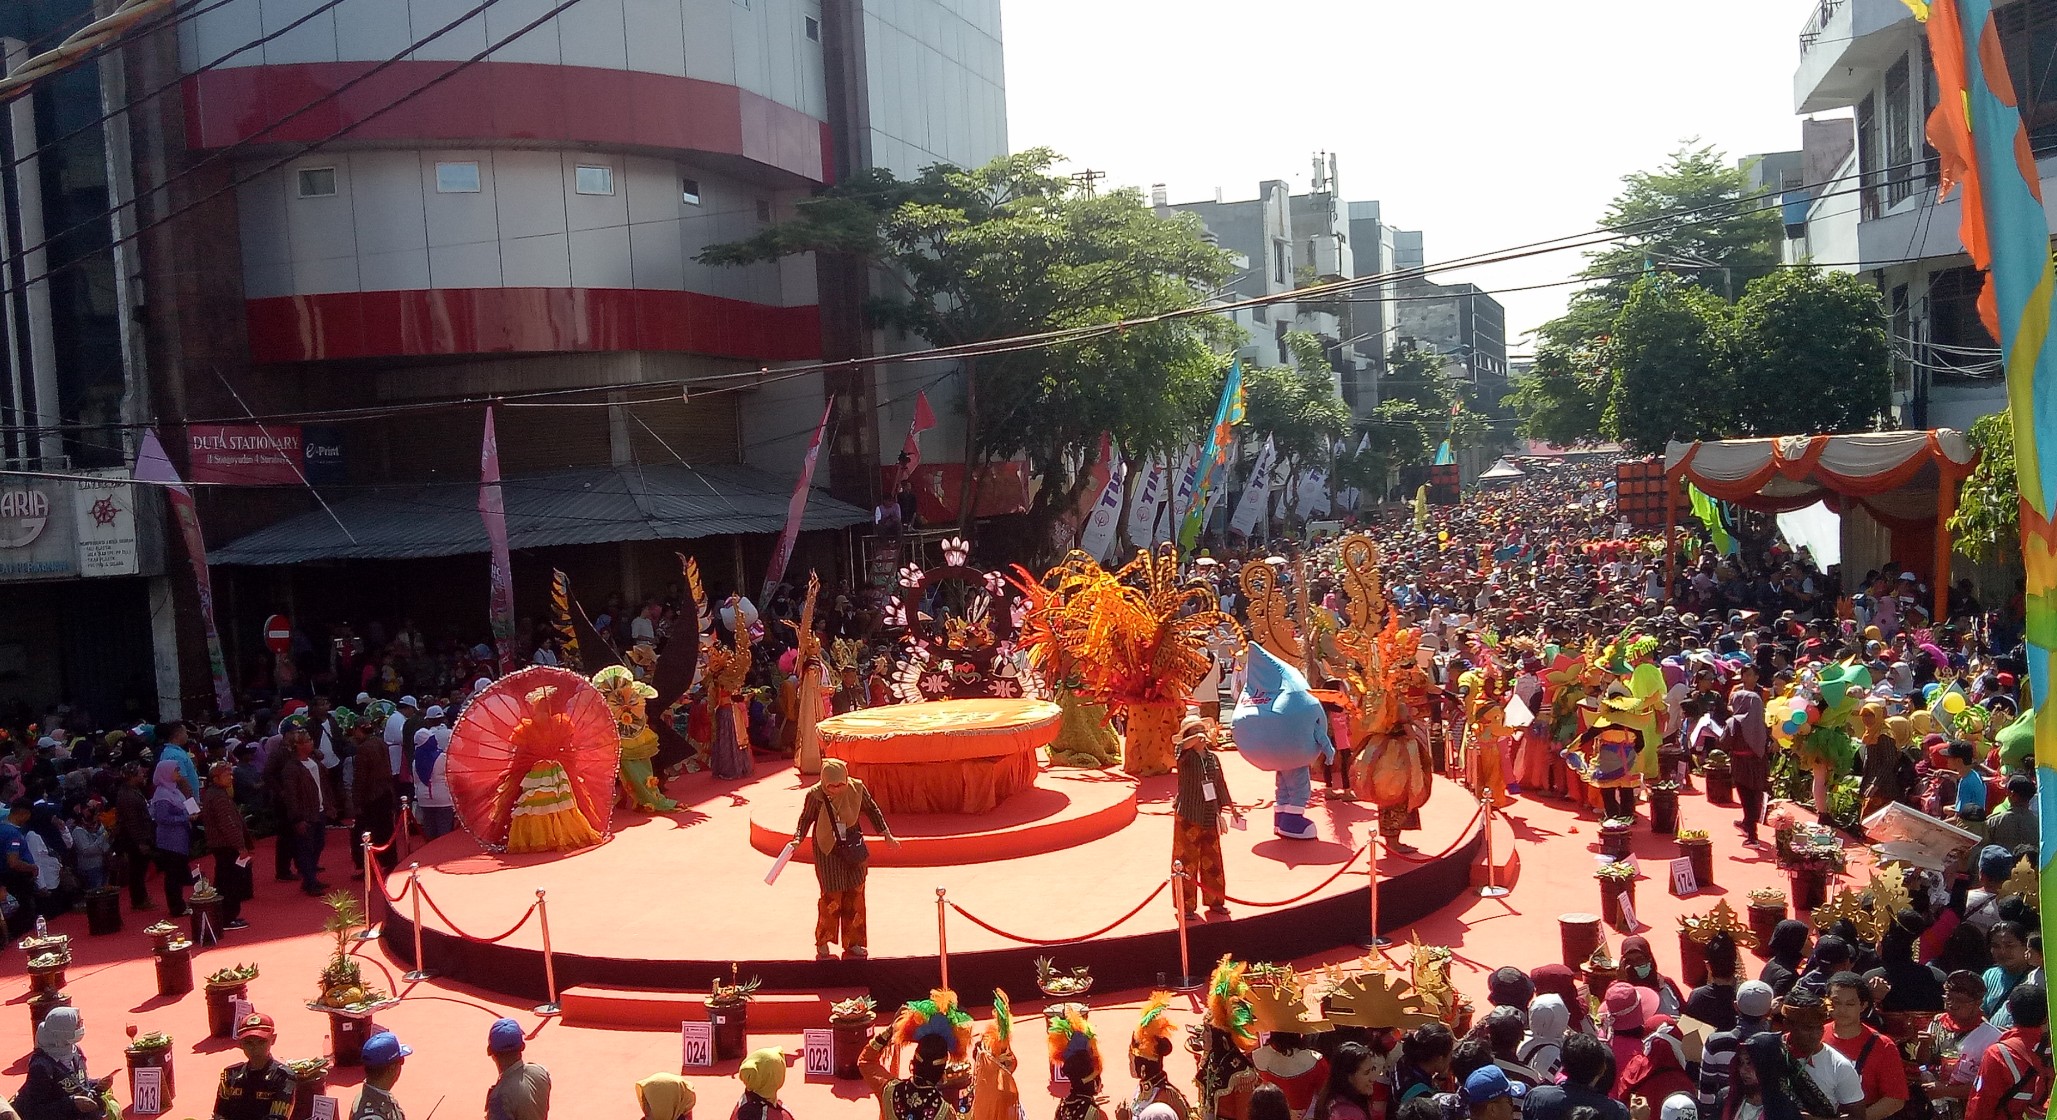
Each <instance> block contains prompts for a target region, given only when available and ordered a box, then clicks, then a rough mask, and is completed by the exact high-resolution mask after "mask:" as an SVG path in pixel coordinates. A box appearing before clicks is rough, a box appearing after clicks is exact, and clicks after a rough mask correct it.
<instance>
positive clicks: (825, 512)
mask: <svg viewBox="0 0 2057 1120" xmlns="http://www.w3.org/2000/svg"><path fill="white" fill-rule="evenodd" d="M500 487H501V493H502V498H503V500H504V501H505V503H506V506H507V544H508V547H509V548H516V549H520V548H543V547H547V546H550V545H566V544H611V543H613V542H616V541H663V540H682V539H686V538H690V537H707V536H716V535H719V534H724V533H776V532H778V531H779V530H780V529H783V528H784V527H785V524H786V505H787V503H788V502H789V501H790V500H791V499H792V496H793V484H792V483H791V482H781V481H779V480H778V479H777V478H774V477H772V476H771V475H768V474H766V473H764V472H763V471H760V470H756V469H754V468H751V467H743V466H733V465H728V466H709V467H687V466H682V465H680V464H676V463H667V464H664V465H661V466H640V467H639V466H624V467H587V468H581V469H578V470H569V471H559V472H556V473H553V474H547V475H536V476H531V477H528V478H510V479H507V480H505V481H503V482H502V483H501V484H500ZM478 493H479V488H478V484H477V483H475V482H465V483H456V482H451V483H431V484H424V485H415V486H392V487H380V488H377V489H374V490H366V491H359V492H357V493H353V494H350V495H349V496H348V497H343V498H340V499H337V498H336V497H335V493H334V492H333V491H332V492H330V494H329V495H327V496H329V497H330V499H331V500H330V502H329V506H330V508H331V509H333V510H334V511H335V516H334V517H331V516H329V514H328V513H326V512H324V511H322V510H318V509H316V510H310V511H308V512H306V513H303V514H300V515H298V516H296V517H289V518H287V519H286V520H284V521H281V522H279V523H278V524H276V525H270V526H267V527H265V528H263V529H259V530H258V531H257V532H255V533H252V534H250V535H249V536H246V537H243V538H242V539H240V540H237V541H234V542H232V543H230V544H228V545H226V546H224V547H221V548H215V549H209V550H208V559H209V561H210V562H212V563H214V564H244V565H270V564H299V563H304V562H306V561H309V560H406V559H418V558H421V557H428V556H463V555H468V554H472V553H483V552H485V551H486V528H485V523H484V522H483V521H481V520H480V518H479V508H478ZM338 520H340V521H341V522H342V523H343V525H347V526H349V529H350V532H349V534H348V535H345V534H344V532H343V530H342V528H341V527H339V526H338V525H337V524H336V522H337V521H338ZM870 520H871V514H870V513H869V512H868V511H866V510H861V509H858V508H857V507H856V506H853V505H851V504H849V503H848V502H842V501H838V500H836V499H834V498H831V497H829V496H828V495H827V494H823V493H821V492H819V491H816V492H815V493H814V494H812V495H810V496H809V498H808V500H807V512H806V514H805V515H804V516H803V517H802V519H801V522H800V527H801V528H802V529H840V528H843V527H845V526H849V525H861V524H864V523H866V522H869V521H870ZM352 537H355V538H356V539H355V540H354V541H353V540H352V539H351V538H352Z"/></svg>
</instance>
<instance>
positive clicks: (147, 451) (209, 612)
mask: <svg viewBox="0 0 2057 1120" xmlns="http://www.w3.org/2000/svg"><path fill="white" fill-rule="evenodd" d="M133 474H134V477H135V479H136V481H138V482H149V483H156V484H159V485H161V486H162V487H163V488H164V496H165V497H166V498H168V499H170V501H171V512H172V516H173V517H175V518H177V519H178V523H179V534H180V535H181V536H183V537H184V538H185V541H186V558H187V559H188V560H190V561H192V564H193V586H194V589H195V590H196V591H197V592H198V593H199V599H200V624H201V626H202V627H203V628H205V630H206V631H207V669H208V672H209V673H210V674H212V675H213V677H214V706H215V708H216V709H217V710H218V711H220V712H221V714H223V715H227V714H228V713H230V712H233V711H235V710H236V693H235V689H233V688H231V687H229V667H228V661H227V659H226V658H224V657H223V656H222V653H221V632H220V631H218V630H216V629H215V628H214V582H213V581H212V580H210V579H209V578H208V576H207V541H206V539H205V538H204V537H202V536H201V534H200V511H199V509H198V508H197V507H196V506H195V505H194V504H193V491H192V490H191V489H189V488H187V486H186V484H185V482H184V481H183V480H181V479H180V478H179V472H178V468H177V467H174V466H172V465H171V459H170V458H169V457H168V456H166V455H165V453H164V445H163V444H162V443H159V442H158V441H157V433H156V432H154V431H150V430H147V429H146V430H145V431H144V432H143V443H142V446H141V447H139V448H137V450H136V469H135V471H134V472H133Z"/></svg>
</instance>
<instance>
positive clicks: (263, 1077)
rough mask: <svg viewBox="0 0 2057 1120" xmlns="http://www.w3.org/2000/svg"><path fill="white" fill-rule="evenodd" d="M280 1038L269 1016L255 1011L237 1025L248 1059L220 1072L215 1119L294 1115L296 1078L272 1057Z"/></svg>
mask: <svg viewBox="0 0 2057 1120" xmlns="http://www.w3.org/2000/svg"><path fill="white" fill-rule="evenodd" d="M278 1035H279V1032H278V1028H277V1027H276V1026H274V1025H272V1021H271V1016H269V1015H259V1014H256V1013H254V1012H253V1013H252V1014H249V1015H245V1016H244V1017H243V1019H242V1021H241V1022H238V1023H237V1024H236V1045H238V1046H241V1047H242V1048H243V1053H244V1054H245V1055H247V1056H248V1058H249V1060H248V1061H243V1062H237V1063H236V1064H235V1065H232V1066H230V1067H229V1068H227V1069H225V1070H222V1071H221V1088H219V1089H217V1090H215V1093H214V1120H286V1118H287V1117H289V1116H291V1115H292V1114H293V1075H292V1074H291V1073H288V1072H287V1071H286V1067H285V1065H284V1063H282V1062H277V1061H273V1060H272V1056H271V1044H272V1041H273V1040H274V1039H276V1038H278Z"/></svg>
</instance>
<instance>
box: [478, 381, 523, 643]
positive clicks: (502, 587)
mask: <svg viewBox="0 0 2057 1120" xmlns="http://www.w3.org/2000/svg"><path fill="white" fill-rule="evenodd" d="M479 517H480V519H481V520H483V521H484V522H485V523H486V542H487V543H488V544H489V545H491V546H492V554H493V561H492V563H493V592H492V612H491V613H492V623H493V648H494V649H496V650H498V651H499V654H500V672H501V673H502V674H503V675H504V674H507V673H511V672H513V671H514V568H513V564H512V562H511V561H509V560H508V559H507V507H506V506H505V505H504V504H502V503H501V500H500V442H499V440H498V439H496V438H495V437H494V435H493V406H492V405H487V406H486V437H485V439H484V440H483V441H482V442H481V445H480V448H479Z"/></svg>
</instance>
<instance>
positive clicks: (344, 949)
mask: <svg viewBox="0 0 2057 1120" xmlns="http://www.w3.org/2000/svg"><path fill="white" fill-rule="evenodd" d="M321 901H322V905H324V906H327V907H328V908H329V916H328V917H327V918H326V919H324V920H323V922H322V925H321V928H322V930H323V932H325V933H327V934H328V935H329V936H330V937H333V938H335V941H336V944H335V949H334V950H333V951H332V952H331V953H330V954H329V959H328V963H327V964H324V965H323V966H322V969H321V995H320V996H319V997H317V998H315V999H313V1000H311V1001H309V1002H308V1004H307V1006H308V1008H309V1009H310V1010H314V1011H321V1012H326V1013H327V1014H328V1017H329V1038H330V1039H331V1040H332V1041H333V1042H334V1044H335V1052H334V1054H333V1055H332V1058H333V1061H334V1064H336V1065H338V1066H355V1065H361V1064H363V1058H362V1053H363V1050H364V1040H365V1039H367V1038H370V1037H371V1035H372V1032H373V1031H374V1030H376V1029H377V1027H376V1025H375V1024H374V1023H373V1022H372V1016H373V1015H374V1014H375V1013H376V1012H377V1011H378V1010H379V1009H380V1008H382V1007H387V1006H390V1005H391V1004H392V1003H393V1000H392V999H391V998H390V997H389V996H387V995H386V993H385V992H383V991H381V990H379V989H377V988H371V987H367V986H366V985H365V983H364V973H363V970H362V968H361V967H360V966H359V964H358V962H357V959H356V958H355V957H352V956H351V955H350V946H351V945H352V944H354V943H355V938H354V937H353V936H352V935H353V934H355V933H356V932H357V930H358V929H359V928H361V927H362V926H363V925H364V907H363V906H362V905H360V904H359V903H358V901H357V898H356V897H355V896H354V895H352V894H351V893H350V892H349V891H331V892H330V893H329V894H327V895H325V896H323V898H322V900H321Z"/></svg>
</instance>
